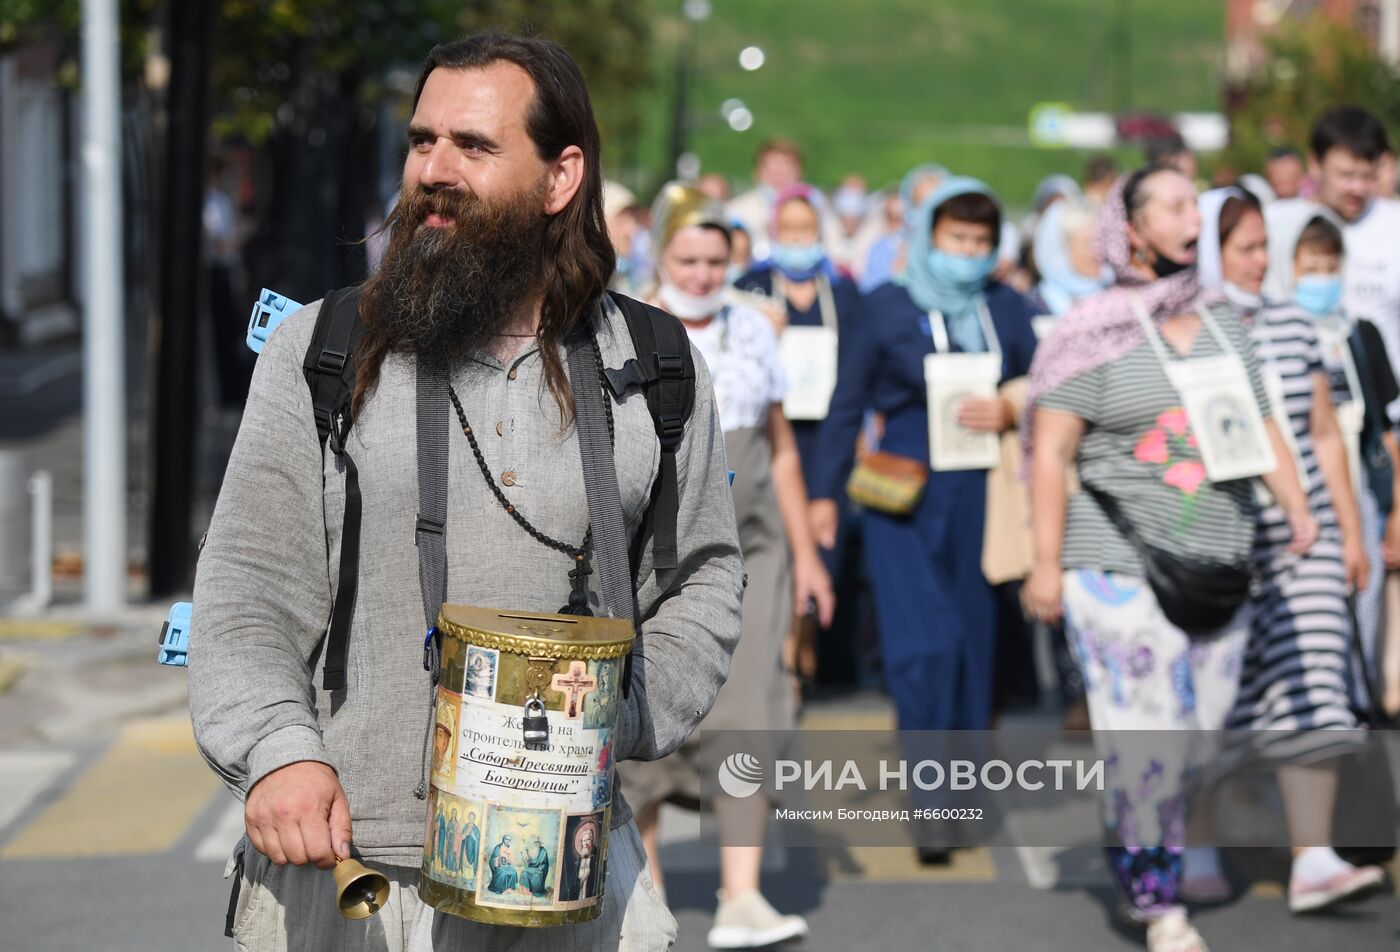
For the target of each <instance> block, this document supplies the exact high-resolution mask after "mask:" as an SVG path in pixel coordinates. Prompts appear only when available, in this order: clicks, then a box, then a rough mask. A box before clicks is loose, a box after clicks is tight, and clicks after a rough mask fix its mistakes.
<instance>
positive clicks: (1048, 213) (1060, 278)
mask: <svg viewBox="0 0 1400 952" xmlns="http://www.w3.org/2000/svg"><path fill="white" fill-rule="evenodd" d="M1070 207H1071V206H1070V205H1069V204H1068V202H1056V203H1055V204H1053V205H1051V206H1050V207H1049V208H1047V209H1045V214H1044V215H1042V216H1041V217H1040V221H1039V222H1038V223H1037V224H1036V227H1035V245H1034V248H1035V252H1034V254H1035V267H1036V270H1037V271H1039V272H1040V286H1039V288H1038V290H1039V291H1040V296H1041V298H1042V299H1043V300H1044V301H1045V306H1046V307H1048V308H1049V309H1050V313H1051V314H1054V315H1056V316H1059V315H1061V314H1063V313H1065V312H1066V311H1068V310H1069V309H1070V306H1071V305H1073V304H1074V302H1075V301H1077V300H1079V299H1080V298H1083V297H1088V296H1089V295H1091V294H1097V293H1099V292H1100V291H1102V290H1103V289H1104V288H1106V287H1108V286H1110V285H1111V284H1113V271H1112V269H1110V268H1108V267H1106V266H1105V267H1103V268H1100V270H1099V274H1098V275H1097V276H1095V277H1092V278H1091V277H1087V276H1085V275H1082V274H1080V273H1079V272H1078V271H1076V270H1074V266H1073V265H1072V264H1070V262H1069V236H1068V235H1067V234H1065V211H1066V210H1067V209H1068V208H1070ZM1084 214H1085V215H1086V216H1088V219H1089V222H1088V224H1089V228H1090V230H1092V229H1093V227H1094V221H1093V215H1092V214H1090V212H1089V211H1088V210H1087V209H1086V210H1085V211H1084Z"/></svg>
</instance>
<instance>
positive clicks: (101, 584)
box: [82, 0, 126, 612]
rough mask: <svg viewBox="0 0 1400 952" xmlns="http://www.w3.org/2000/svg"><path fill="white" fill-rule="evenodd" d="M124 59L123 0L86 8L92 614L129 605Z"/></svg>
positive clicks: (86, 465)
mask: <svg viewBox="0 0 1400 952" xmlns="http://www.w3.org/2000/svg"><path fill="white" fill-rule="evenodd" d="M118 54H119V50H118V39H117V2H116V0H83V57H82V83H83V146H82V149H83V152H82V163H83V177H82V178H83V204H84V207H85V208H86V210H87V219H86V225H87V227H86V229H85V231H84V234H83V271H84V278H85V281H84V295H83V296H84V305H85V310H86V321H85V322H84V326H83V542H84V549H85V553H84V572H83V586H84V594H85V596H86V600H87V607H88V610H89V611H92V612H110V611H113V610H115V609H117V608H119V607H120V606H122V605H124V604H125V603H126V400H125V396H126V393H125V384H124V376H125V374H124V367H123V359H124V355H125V353H126V347H125V340H124V337H125V335H124V334H123V333H122V303H123V300H122V299H123V295H124V288H123V286H122V227H121V215H122V210H121V199H122V192H121V107H122V104H121V76H120V71H119V65H118V63H119V56H118Z"/></svg>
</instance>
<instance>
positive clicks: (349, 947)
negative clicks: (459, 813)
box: [233, 822, 676, 952]
mask: <svg viewBox="0 0 1400 952" xmlns="http://www.w3.org/2000/svg"><path fill="white" fill-rule="evenodd" d="M366 865H373V866H374V868H375V869H378V870H379V871H380V872H382V873H384V874H385V875H386V876H388V877H389V901H388V903H387V904H386V905H385V906H384V908H382V909H380V910H379V912H378V913H376V914H375V915H373V916H371V917H370V918H368V919H362V920H359V921H357V922H356V921H351V920H349V919H346V918H345V917H344V916H342V915H341V914H340V912H339V911H338V910H337V909H336V905H335V880H334V879H333V877H332V876H331V873H330V871H329V870H322V869H317V868H316V867H314V866H277V865H275V864H274V863H273V862H272V861H271V860H270V859H268V858H267V857H266V856H264V855H262V854H261V853H259V852H257V851H256V850H254V849H253V848H252V847H251V846H248V847H247V853H246V854H245V861H244V870H243V883H242V890H241V891H240V893H239V896H238V902H237V904H236V906H235V908H234V920H233V935H234V942H235V943H236V945H237V948H238V949H239V952H323V950H324V952H429V950H433V949H440V950H452V952H468V950H469V952H505V950H511V952H535V950H539V952H544V950H549V952H585V950H587V952H600V950H604V949H607V950H612V949H617V950H620V952H665V950H667V949H670V948H671V947H672V945H673V944H674V943H675V941H676V920H675V917H673V916H672V915H671V912H670V910H669V909H667V908H666V904H665V903H664V902H663V901H662V899H661V897H660V895H659V894H658V893H657V891H656V887H655V886H654V885H653V884H652V881H651V872H650V870H648V869H647V863H646V854H645V852H643V850H642V841H641V838H640V837H639V836H638V835H637V826H636V824H635V823H631V822H629V823H627V824H626V825H625V826H621V827H618V828H617V829H616V830H613V831H612V833H611V838H610V840H609V843H608V865H607V871H606V877H607V881H606V887H605V889H604V893H603V911H602V914H601V915H599V917H598V918H597V919H594V920H593V921H592V922H581V923H575V924H572V925H563V926H550V927H546V928H534V929H523V928H517V927H511V926H492V925H483V924H481V923H477V922H471V921H469V920H466V919H462V918H459V917H457V916H450V915H445V914H442V913H439V912H437V910H435V909H433V908H432V907H431V906H428V905H425V904H424V903H423V901H422V900H421V899H419V898H418V870H416V869H409V868H405V867H401V866H382V865H378V864H366Z"/></svg>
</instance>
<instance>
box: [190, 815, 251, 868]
mask: <svg viewBox="0 0 1400 952" xmlns="http://www.w3.org/2000/svg"><path fill="white" fill-rule="evenodd" d="M242 835H243V804H242V803H239V802H238V801H237V800H234V801H233V802H232V803H230V804H229V805H228V809H226V810H224V812H223V813H221V814H220V815H219V821H218V822H217V823H215V824H214V828H213V829H212V830H210V831H209V833H208V835H207V836H205V837H204V839H202V840H200V842H199V846H198V847H196V848H195V851H194V858H195V859H196V860H198V861H199V862H201V863H222V862H224V861H226V860H227V859H228V857H229V854H230V853H232V852H233V847H234V844H236V843H237V842H238V840H239V837H241V836H242Z"/></svg>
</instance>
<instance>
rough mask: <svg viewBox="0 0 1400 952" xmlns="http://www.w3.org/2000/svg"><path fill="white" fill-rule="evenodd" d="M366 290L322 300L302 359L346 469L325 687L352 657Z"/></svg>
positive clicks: (340, 678)
mask: <svg viewBox="0 0 1400 952" xmlns="http://www.w3.org/2000/svg"><path fill="white" fill-rule="evenodd" d="M359 307H360V289H359V288H343V289H341V290H339V291H332V292H331V293H330V294H328V295H326V298H325V300H324V301H322V302H321V310H320V312H319V313H317V315H316V326H315V329H314V330H313V331H312V332H311V343H310V345H309V346H308V347H307V348H306V357H305V358H304V359H303V361H302V365H301V369H302V374H303V375H304V376H305V377H306V384H307V386H308V387H309V388H310V390H311V407H312V412H313V413H314V414H315V417H316V433H317V435H318V436H319V437H320V438H321V445H322V447H325V446H329V447H330V448H331V452H332V453H334V454H335V457H336V460H338V461H339V462H340V464H341V465H342V466H343V467H344V468H345V516H344V518H343V520H342V521H341V529H340V570H339V573H338V584H337V586H336V594H335V603H334V604H333V605H332V606H331V620H330V626H329V628H328V629H327V634H326V665H325V675H324V680H323V682H322V686H323V687H324V689H325V690H327V691H340V690H343V689H344V688H345V668H346V659H347V657H348V655H349V650H350V621H351V619H352V618H353V617H354V614H355V595H356V591H357V589H358V588H359V575H360V475H359V471H358V470H357V469H356V468H355V461H354V460H353V459H351V458H350V454H349V453H347V452H346V448H345V439H346V437H347V436H348V435H349V433H350V426H351V423H352V421H351V418H350V398H351V396H352V395H353V393H354V391H355V361H354V359H353V356H352V355H353V354H354V350H355V344H356V342H357V341H358V340H359V338H360V335H361V334H362V333H363V330H364V327H363V325H362V324H361V323H360V315H359Z"/></svg>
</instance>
